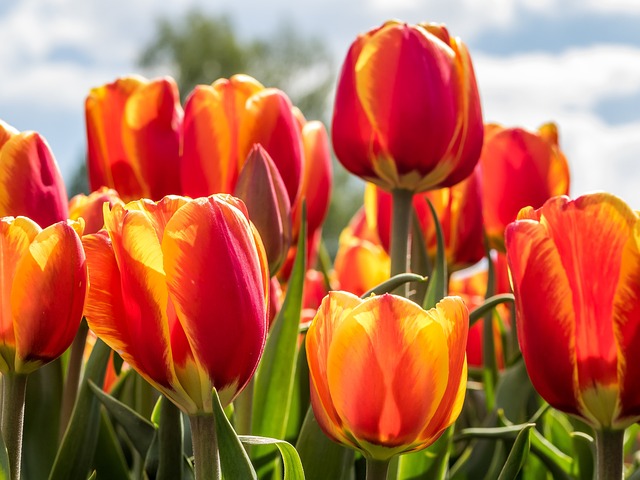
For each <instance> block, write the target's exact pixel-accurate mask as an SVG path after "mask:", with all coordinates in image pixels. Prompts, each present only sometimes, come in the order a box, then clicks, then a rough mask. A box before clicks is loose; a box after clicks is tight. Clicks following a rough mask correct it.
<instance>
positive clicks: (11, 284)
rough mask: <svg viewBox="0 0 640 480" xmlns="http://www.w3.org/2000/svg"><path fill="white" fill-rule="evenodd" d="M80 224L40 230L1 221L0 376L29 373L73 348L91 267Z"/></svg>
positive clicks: (28, 223)
mask: <svg viewBox="0 0 640 480" xmlns="http://www.w3.org/2000/svg"><path fill="white" fill-rule="evenodd" d="M83 227H84V224H83V222H82V221H80V222H73V221H71V220H68V221H64V222H58V223H55V224H53V225H50V226H48V227H46V228H45V229H41V228H40V227H39V226H38V224H36V223H35V222H34V221H33V220H31V219H29V218H26V217H15V218H14V217H3V218H1V219H0V259H1V263H2V270H1V277H0V285H2V288H1V289H0V295H1V296H2V299H1V301H0V305H1V306H2V308H1V313H0V342H1V344H0V372H2V373H3V374H5V375H6V374H29V373H31V372H33V371H34V370H36V369H38V368H40V367H41V366H43V365H45V364H46V363H49V362H50V361H52V360H55V359H56V358H58V357H59V356H60V355H62V354H63V353H64V352H65V350H66V349H67V348H69V346H70V345H71V342H72V341H73V338H74V336H75V334H76V331H77V330H78V326H79V325H80V320H81V319H82V308H83V305H84V300H85V294H86V289H87V266H86V259H85V253H84V250H83V249H82V243H81V242H80V237H79V235H82V229H83Z"/></svg>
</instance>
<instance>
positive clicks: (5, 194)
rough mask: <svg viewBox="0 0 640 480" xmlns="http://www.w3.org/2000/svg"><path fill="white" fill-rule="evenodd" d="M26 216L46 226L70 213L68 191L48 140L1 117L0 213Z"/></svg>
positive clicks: (41, 225) (65, 217)
mask: <svg viewBox="0 0 640 480" xmlns="http://www.w3.org/2000/svg"><path fill="white" fill-rule="evenodd" d="M2 216H14V217H17V216H25V217H29V218H31V219H32V220H33V221H35V222H36V223H37V224H38V225H40V227H42V228H44V227H47V226H49V225H52V224H54V223H56V222H60V221H62V220H66V219H67V217H68V207H67V191H66V189H65V186H64V181H63V179H62V175H61V174H60V170H59V169H58V164H57V163H56V160H55V158H54V157H53V154H52V153H51V149H50V148H49V145H48V144H47V141H46V140H45V139H44V138H43V137H42V136H40V134H38V133H36V132H21V133H20V132H18V131H17V130H16V129H14V128H13V127H11V126H10V125H8V124H6V123H4V122H3V121H1V120H0V217H2Z"/></svg>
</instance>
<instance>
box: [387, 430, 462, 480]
mask: <svg viewBox="0 0 640 480" xmlns="http://www.w3.org/2000/svg"><path fill="white" fill-rule="evenodd" d="M452 436H453V426H450V427H449V428H447V429H446V430H445V431H444V433H443V434H442V435H441V436H440V438H439V439H438V440H436V442H435V443H433V444H432V445H431V446H429V447H428V448H426V449H424V450H421V451H419V452H415V453H408V454H406V455H402V456H401V457H400V460H399V465H398V478H431V479H434V480H444V479H445V478H447V473H448V465H449V446H450V445H451V440H452Z"/></svg>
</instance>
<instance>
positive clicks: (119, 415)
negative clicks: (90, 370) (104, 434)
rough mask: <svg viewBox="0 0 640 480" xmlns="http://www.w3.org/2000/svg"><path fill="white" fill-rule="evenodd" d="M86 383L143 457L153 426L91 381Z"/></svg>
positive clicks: (153, 429)
mask: <svg viewBox="0 0 640 480" xmlns="http://www.w3.org/2000/svg"><path fill="white" fill-rule="evenodd" d="M88 383H89V388H91V390H92V392H93V394H94V395H95V396H96V397H97V398H98V400H100V402H101V403H102V404H103V405H104V407H105V408H106V409H107V411H108V412H109V414H110V415H111V416H112V417H113V418H114V420H115V421H116V422H118V424H120V425H121V426H122V428H123V429H124V431H125V432H126V434H127V436H128V437H129V439H130V440H131V443H132V445H133V447H134V448H135V449H136V450H137V451H138V453H139V454H140V455H141V456H142V457H144V456H145V455H146V454H147V451H148V450H149V446H150V445H151V441H152V440H153V435H154V433H155V430H156V429H155V427H154V426H153V424H152V423H151V422H150V421H149V420H147V419H146V418H144V417H143V416H142V415H140V414H139V413H138V412H136V411H134V410H133V409H131V408H130V407H128V406H127V405H125V404H124V403H122V402H120V401H119V400H116V399H115V398H113V397H112V396H111V395H109V394H107V393H105V392H104V391H103V390H102V389H101V388H100V387H98V386H96V384H95V383H93V382H92V381H91V380H89V382H88Z"/></svg>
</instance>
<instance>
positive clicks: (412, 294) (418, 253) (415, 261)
mask: <svg viewBox="0 0 640 480" xmlns="http://www.w3.org/2000/svg"><path fill="white" fill-rule="evenodd" d="M409 270H410V271H411V272H413V273H414V274H419V275H422V276H423V277H424V280H422V281H419V282H412V283H411V284H410V285H409V299H411V300H413V301H414V302H416V303H417V304H418V305H422V304H423V303H424V299H425V296H426V295H427V287H428V286H429V284H428V282H427V281H426V280H427V278H428V277H430V276H431V273H432V265H431V259H430V258H429V252H428V251H427V243H426V241H425V239H424V235H423V234H422V227H421V226H420V220H418V215H417V214H416V209H415V208H414V209H413V212H412V215H411V251H410V257H409ZM392 469H393V465H391V467H390V470H389V471H392Z"/></svg>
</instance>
